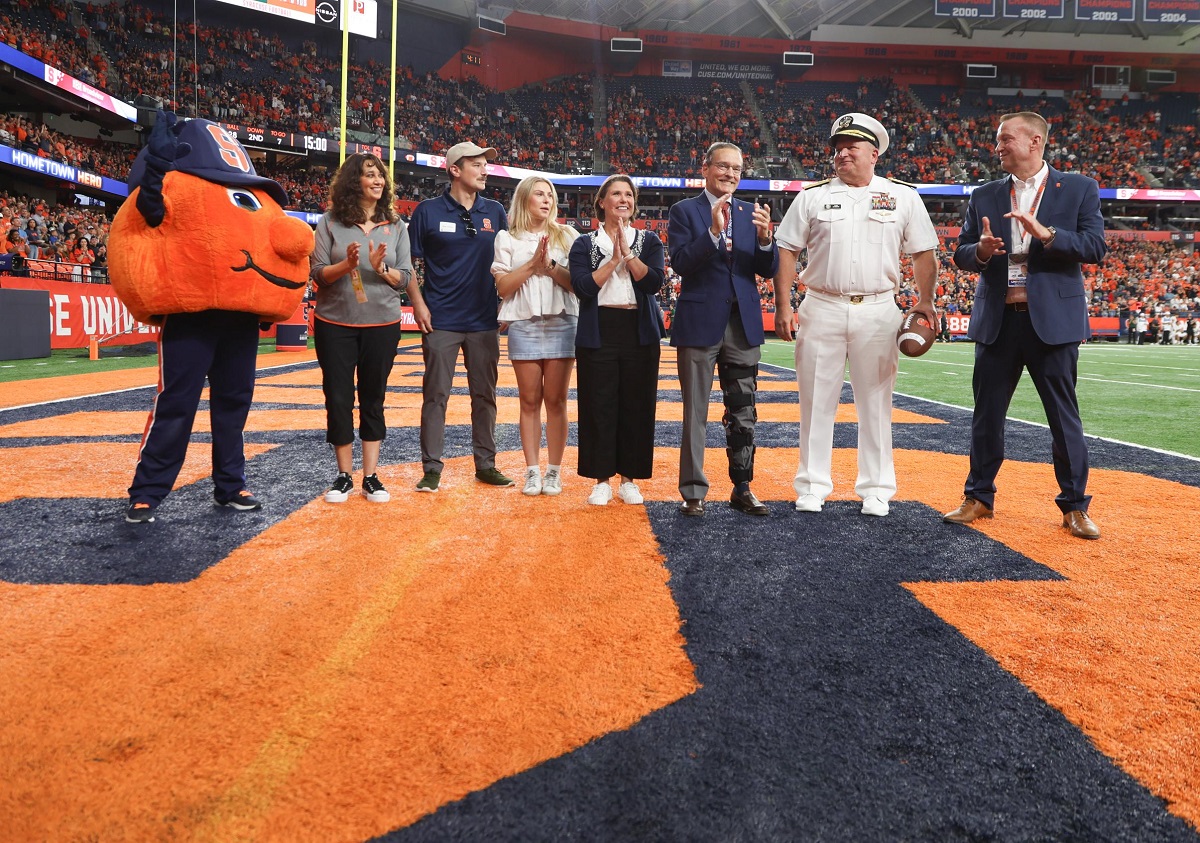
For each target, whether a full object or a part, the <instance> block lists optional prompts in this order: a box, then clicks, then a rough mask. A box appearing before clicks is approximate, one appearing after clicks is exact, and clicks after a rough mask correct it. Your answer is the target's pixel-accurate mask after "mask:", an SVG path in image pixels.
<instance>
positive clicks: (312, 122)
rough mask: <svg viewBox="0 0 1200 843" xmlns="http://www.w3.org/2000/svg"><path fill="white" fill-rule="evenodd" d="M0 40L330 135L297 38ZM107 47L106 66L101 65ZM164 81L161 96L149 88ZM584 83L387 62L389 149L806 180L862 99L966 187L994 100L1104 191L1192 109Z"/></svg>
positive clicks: (1168, 145)
mask: <svg viewBox="0 0 1200 843" xmlns="http://www.w3.org/2000/svg"><path fill="white" fill-rule="evenodd" d="M0 39H3V40H4V41H5V42H7V43H9V44H12V45H13V46H15V47H17V48H18V49H23V51H25V52H28V53H30V54H31V55H35V57H38V58H41V59H43V60H47V59H53V61H50V62H49V63H51V64H54V63H55V62H57V63H58V64H59V65H60V66H62V67H63V69H66V70H68V72H71V73H72V74H74V75H77V76H79V78H81V79H83V80H84V81H89V82H91V83H92V84H95V85H96V86H97V87H100V88H102V89H103V90H106V91H108V92H110V93H112V94H113V95H114V96H117V97H118V98H121V99H126V100H129V101H133V100H136V99H137V98H138V97H139V96H142V95H145V96H149V97H151V98H152V99H154V100H157V101H160V102H163V103H164V104H165V105H167V106H174V107H175V108H176V109H177V110H179V111H181V112H182V113H184V114H187V115H189V116H192V115H198V116H206V117H210V118H212V119H218V120H224V121H227V122H234V123H243V124H247V125H254V126H257V127H261V128H267V129H277V130H282V131H299V132H304V133H309V134H325V135H332V134H333V133H334V131H335V129H336V123H337V111H338V104H339V94H338V84H339V81H340V65H339V61H338V58H337V57H336V55H333V54H328V55H325V54H322V52H321V50H320V48H319V47H318V45H317V43H316V42H315V41H312V40H302V41H300V42H299V43H296V44H291V45H289V44H287V43H285V42H284V40H283V39H282V37H281V36H280V35H278V34H269V33H266V32H264V31H261V30H259V29H258V28H256V27H245V28H237V27H235V28H214V27H206V26H203V25H201V26H198V27H197V26H196V25H195V24H194V23H191V22H185V23H183V24H181V30H180V31H179V32H175V31H174V30H173V29H172V25H171V23H170V22H169V21H167V20H165V19H163V18H161V17H160V16H158V15H156V14H155V13H153V12H151V11H150V10H148V9H145V8H143V7H141V6H138V5H137V4H136V3H125V4H103V5H100V4H87V5H76V4H63V3H62V2H60V0H9V4H8V9H7V11H5V12H0ZM192 44H195V45H196V47H197V49H198V56H197V58H196V61H195V62H194V63H193V61H192V59H191V58H190V55H191V51H190V49H186V48H187V47H190V46H191V45H192ZM177 45H178V46H180V53H179V58H178V59H177V58H176V56H175V52H174V51H175V49H176V46H177ZM112 56H120V57H122V58H121V61H120V62H113V61H110V57H112ZM387 76H388V74H387V68H386V67H384V66H382V65H381V64H380V63H378V62H375V61H370V60H369V61H365V62H361V63H356V64H354V65H353V66H352V70H351V76H350V81H349V87H350V90H352V91H353V92H354V95H353V96H352V97H351V98H350V101H349V107H348V113H347V129H348V130H351V131H354V132H358V133H360V134H361V136H362V139H364V140H366V141H368V142H372V143H375V142H381V141H384V140H386V138H387V136H388V132H387V130H386V123H387V117H388V109H387V108H386V107H385V104H386V103H387V102H388V95H389V82H388V79H387ZM193 79H195V80H197V81H196V83H193V81H192V80H193ZM176 83H178V88H177V93H176V95H175V96H174V97H168V96H166V92H169V91H173V90H176ZM601 83H602V84H603V85H604V86H605V89H606V94H607V96H606V97H605V98H604V107H605V110H604V112H602V113H594V111H593V96H592V89H593V86H594V84H595V83H594V81H593V80H592V79H591V78H590V77H588V76H587V75H578V76H572V77H565V78H561V79H554V80H550V81H547V82H545V83H542V84H539V85H529V86H525V87H524V88H521V89H517V90H514V91H508V92H498V91H491V90H488V89H487V88H486V87H484V86H483V85H482V84H481V83H479V82H478V81H476V80H474V79H465V80H462V81H457V80H446V79H441V78H440V77H438V76H437V75H436V74H433V73H425V74H414V72H413V70H412V69H411V68H408V67H404V68H400V69H399V74H398V79H397V101H398V103H399V104H400V107H398V109H397V125H396V131H397V135H398V137H399V138H401V140H400V141H399V145H400V146H402V147H416V148H420V149H422V150H425V151H430V152H434V153H438V152H442V151H444V150H445V149H446V148H447V147H448V146H449V145H450V144H452V143H453V142H454V141H455V140H456V139H458V138H459V137H463V136H473V137H478V138H482V139H492V140H493V142H495V143H497V145H500V146H501V149H502V158H503V160H505V161H507V162H508V163H511V164H513V165H516V166H528V167H537V168H542V169H549V170H563V171H570V170H573V169H577V168H579V166H580V165H581V163H582V164H585V165H588V166H590V165H591V164H592V163H593V162H594V161H599V162H600V163H601V164H602V165H603V166H604V168H605V170H606V171H614V172H615V171H621V172H629V173H634V174H658V175H695V174H696V172H697V170H698V164H697V157H696V156H697V155H698V152H699V150H700V149H702V148H703V147H704V146H705V145H706V143H707V141H708V139H710V138H712V137H722V138H727V139H730V140H732V141H734V142H736V143H739V144H740V145H741V146H742V147H743V149H744V150H745V152H746V154H747V156H748V157H749V158H750V159H751V161H750V166H751V167H752V168H753V169H756V170H758V171H764V172H765V170H766V166H765V165H764V163H763V162H762V160H761V158H762V156H764V155H767V154H773V153H775V152H778V154H781V155H788V156H791V157H792V159H793V161H794V162H795V164H796V167H797V171H798V172H799V174H800V175H802V176H803V177H805V178H818V177H823V174H824V173H825V170H826V167H825V164H826V162H825V160H824V159H823V156H822V154H821V153H822V150H823V149H824V143H823V138H822V137H821V135H822V133H823V128H822V127H823V126H825V125H828V122H829V120H830V119H831V118H832V116H835V115H836V114H838V113H843V112H844V111H846V110H853V109H857V108H868V109H869V110H871V111H872V112H873V113H875V114H878V115H880V118H881V119H883V120H884V122H885V123H886V124H887V125H889V127H891V128H892V131H893V132H894V141H893V153H892V154H891V156H889V158H888V159H887V161H886V167H887V170H888V174H890V175H892V176H895V177H897V178H900V179H903V180H906V181H921V182H949V181H954V180H960V181H979V180H986V179H987V178H989V177H991V175H992V174H993V167H994V162H993V157H992V155H991V150H990V144H983V145H982V146H980V145H979V144H978V139H979V138H980V137H987V135H988V133H987V132H986V131H983V130H984V129H985V128H990V124H989V123H988V121H989V119H990V117H989V115H994V114H995V113H996V111H997V109H996V106H997V105H998V104H999V103H1000V100H1001V99H1004V100H1005V102H1004V105H1006V106H1009V105H1012V106H1017V107H1027V108H1032V109H1034V110H1037V111H1039V112H1041V113H1044V114H1046V115H1047V116H1048V118H1049V119H1050V121H1051V124H1052V126H1053V127H1054V133H1053V135H1052V141H1053V143H1054V146H1053V148H1052V149H1051V150H1050V151H1049V153H1048V157H1050V160H1051V161H1052V162H1053V163H1054V164H1055V166H1058V167H1060V168H1062V169H1065V170H1073V169H1079V168H1081V167H1086V168H1087V172H1088V174H1089V175H1093V176H1095V177H1096V178H1098V179H1099V180H1100V181H1101V183H1102V184H1105V185H1107V186H1118V185H1119V186H1122V187H1141V186H1146V185H1147V184H1149V183H1150V182H1149V181H1148V179H1147V175H1149V176H1150V178H1153V179H1154V180H1156V181H1157V182H1159V183H1160V184H1158V185H1155V186H1165V187H1189V186H1197V185H1200V175H1198V174H1197V173H1196V171H1195V163H1196V155H1197V152H1196V150H1197V138H1196V123H1197V122H1198V119H1200V118H1198V116H1197V113H1196V103H1195V102H1194V101H1189V102H1188V105H1189V106H1190V109H1189V108H1184V109H1183V110H1182V111H1180V110H1178V109H1172V110H1171V113H1169V114H1168V113H1167V112H1166V111H1165V109H1164V108H1159V107H1158V105H1159V102H1158V100H1159V97H1160V96H1161V95H1153V94H1152V95H1150V96H1149V97H1147V98H1146V99H1144V100H1137V101H1134V100H1130V99H1129V98H1128V97H1126V98H1123V99H1103V98H1101V97H1099V96H1097V95H1095V94H1093V93H1091V92H1090V91H1081V92H1077V93H1074V94H1071V95H1070V96H1068V97H1066V98H1065V99H1064V98H1059V97H1046V96H1024V95H1022V94H1018V95H1017V96H1016V97H1009V98H994V97H990V96H988V95H986V94H979V93H967V92H964V91H955V90H949V91H942V92H941V93H940V95H938V96H937V97H936V99H934V100H933V101H927V100H922V99H920V98H919V97H918V96H917V95H916V94H915V93H914V92H913V91H912V90H911V89H910V88H907V87H904V86H899V85H896V84H894V83H893V82H892V81H891V80H890V79H889V78H886V77H876V78H864V79H862V80H859V82H858V83H841V84H837V85H829V84H828V83H804V82H790V83H785V82H783V81H777V82H776V83H775V84H774V85H770V86H767V85H759V87H758V88H757V89H756V90H750V89H749V88H745V89H744V88H743V87H741V86H734V85H728V84H726V85H721V84H719V83H713V82H705V81H703V80H693V79H668V78H644V77H634V78H632V79H613V78H608V79H604V80H601ZM743 90H747V91H750V94H751V96H750V97H749V98H747V96H746V95H745V94H744V93H743ZM1194 99H1195V98H1194V97H1193V98H1192V100H1194ZM1164 105H1165V103H1164ZM756 112H757V113H761V114H762V116H763V124H764V125H762V126H760V123H759V120H758V119H757V117H756ZM764 129H765V131H764ZM500 139H503V140H500ZM53 145H54V144H53V143H52V144H51V146H52V147H53ZM64 145H65V144H64ZM101 146H103V145H101ZM772 146H774V147H776V148H777V149H774V150H773V149H772ZM593 149H594V150H596V154H595V155H593ZM87 152H91V154H92V155H93V156H96V155H97V154H98V153H97V152H95V151H94V150H88V151H87ZM127 152H128V151H127V150H119V151H116V152H115V153H114V156H115V157H114V159H113V160H112V161H104V162H96V163H97V169H98V171H100V172H102V174H105V175H108V172H106V170H109V169H113V168H116V169H119V165H120V163H121V161H123V160H125V158H126V156H127ZM68 153H69V150H68ZM1131 153H1132V154H1131ZM100 168H103V169H100Z"/></svg>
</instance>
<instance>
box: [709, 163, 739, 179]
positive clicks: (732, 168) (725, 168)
mask: <svg viewBox="0 0 1200 843" xmlns="http://www.w3.org/2000/svg"><path fill="white" fill-rule="evenodd" d="M709 166H710V167H714V168H716V169H717V170H718V171H720V172H722V173H735V174H736V175H739V176H740V175H741V174H742V165H741V164H730V163H729V162H728V161H715V162H713V163H712V164H709Z"/></svg>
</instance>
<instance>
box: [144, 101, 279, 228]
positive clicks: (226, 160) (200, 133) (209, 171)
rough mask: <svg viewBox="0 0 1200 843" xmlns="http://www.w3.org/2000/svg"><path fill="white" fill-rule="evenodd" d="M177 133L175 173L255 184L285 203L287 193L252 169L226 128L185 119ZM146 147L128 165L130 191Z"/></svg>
mask: <svg viewBox="0 0 1200 843" xmlns="http://www.w3.org/2000/svg"><path fill="white" fill-rule="evenodd" d="M160 119H161V118H160ZM181 122H182V121H181ZM178 136H179V152H178V157H177V158H176V159H175V166H174V167H173V168H172V169H173V170H174V171H175V172H177V173H187V174H188V175H192V176H196V177H197V178H201V179H204V180H206V181H211V182H213V183H215V184H224V185H232V186H240V185H244V186H246V187H258V188H261V189H263V190H265V191H266V192H267V194H268V195H269V196H270V197H271V198H272V199H274V200H275V201H276V202H278V203H279V204H280V206H281V207H282V206H283V205H286V204H287V201H288V198H287V192H286V191H284V189H283V188H282V187H280V185H279V183H278V182H276V181H273V180H271V179H268V178H265V177H264V176H260V175H259V174H258V173H257V172H255V170H254V165H253V164H252V163H251V162H250V157H249V156H248V155H246V150H245V149H244V148H243V147H242V145H241V144H240V143H238V140H237V136H236V135H234V134H233V133H232V132H230V131H229V130H227V129H225V128H224V127H222V126H220V125H219V124H217V123H213V122H212V121H210V120H198V119H197V120H188V121H186V122H183V124H182V127H181V128H180V129H179V132H178ZM149 149H150V147H149V146H146V147H143V148H142V151H141V152H139V153H138V156H137V158H136V159H135V160H134V162H133V166H132V167H130V168H129V179H128V184H129V190H130V191H131V192H132V191H133V189H134V188H135V187H138V186H139V185H140V184H141V183H142V180H143V179H144V178H145V175H146V156H147V155H148V154H149Z"/></svg>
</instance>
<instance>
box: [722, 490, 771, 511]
mask: <svg viewBox="0 0 1200 843" xmlns="http://www.w3.org/2000/svg"><path fill="white" fill-rule="evenodd" d="M729 506H730V508H732V509H736V510H737V511H738V512H744V513H746V514H747V515H767V514H768V513H769V512H770V510H769V509H767V505H766V504H765V503H763V502H762V501H760V500H759V499H758V498H756V497H755V496H754V493H753V492H751V491H750V490H749V489H747V490H746V491H744V492H739V491H737V490H736V489H735V490H734V491H733V494H731V495H730V496H729Z"/></svg>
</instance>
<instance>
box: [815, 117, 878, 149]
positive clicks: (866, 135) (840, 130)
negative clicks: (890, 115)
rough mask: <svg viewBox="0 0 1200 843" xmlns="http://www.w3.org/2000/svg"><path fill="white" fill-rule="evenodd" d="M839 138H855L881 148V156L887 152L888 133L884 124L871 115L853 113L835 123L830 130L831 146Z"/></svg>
mask: <svg viewBox="0 0 1200 843" xmlns="http://www.w3.org/2000/svg"><path fill="white" fill-rule="evenodd" d="M838 138H854V139H856V140H865V141H867V142H868V143H872V144H874V145H875V146H877V147H878V148H879V154H880V155H882V154H883V153H885V152H887V148H888V133H887V129H885V128H883V124H882V123H880V122H879V121H878V120H876V119H875V118H874V117H872V116H871V115H869V114H863V113H862V112H859V111H851V112H850V113H849V114H843V115H842V116H841V117H839V118H838V119H836V120H834V121H833V128H831V129H830V130H829V145H830V146H833V144H834V143H835V142H836V140H837V139H838Z"/></svg>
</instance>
